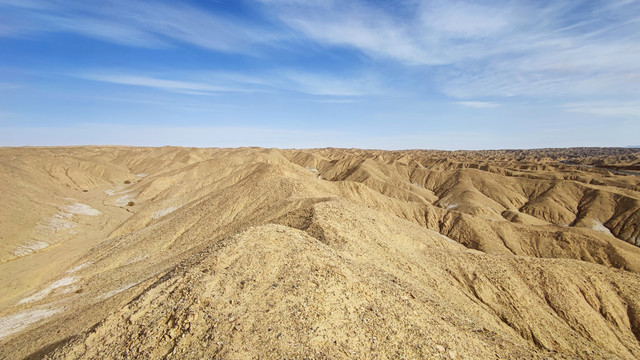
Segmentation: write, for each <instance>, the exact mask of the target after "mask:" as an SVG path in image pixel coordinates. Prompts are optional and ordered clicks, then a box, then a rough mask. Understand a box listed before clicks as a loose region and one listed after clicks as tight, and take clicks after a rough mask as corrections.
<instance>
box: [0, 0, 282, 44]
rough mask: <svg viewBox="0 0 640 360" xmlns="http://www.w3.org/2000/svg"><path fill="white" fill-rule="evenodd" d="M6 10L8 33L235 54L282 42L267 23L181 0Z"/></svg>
mask: <svg viewBox="0 0 640 360" xmlns="http://www.w3.org/2000/svg"><path fill="white" fill-rule="evenodd" d="M0 8H5V9H8V10H10V11H11V12H10V13H9V12H6V13H5V15H4V16H2V15H0V19H1V20H5V21H2V24H3V25H0V36H4V37H26V36H30V35H34V34H40V33H50V32H67V33H74V34H78V35H82V36H86V37H91V38H96V39H100V40H104V41H108V42H113V43H117V44H122V45H128V46H138V47H169V46H172V45H173V44H175V43H181V44H190V45H193V46H198V47H201V48H206V49H211V50H216V51H222V52H229V53H252V52H254V51H255V49H256V47H260V46H261V45H262V44H266V43H269V42H272V41H278V40H279V38H278V36H277V35H276V34H275V32H274V31H272V30H271V29H269V28H265V27H264V26H261V25H257V24H255V23H252V22H248V21H245V20H244V19H240V18H237V17H234V16H233V15H229V14H225V15H223V14H214V13H211V12H209V11H206V10H204V9H201V8H197V7H194V6H189V5H186V4H183V3H179V2H169V3H166V2H145V1H116V0H111V1H102V2H100V3H99V4H95V3H92V2H78V1H56V2H40V1H33V0H32V1H26V2H24V3H23V2H19V1H13V0H2V1H0Z"/></svg>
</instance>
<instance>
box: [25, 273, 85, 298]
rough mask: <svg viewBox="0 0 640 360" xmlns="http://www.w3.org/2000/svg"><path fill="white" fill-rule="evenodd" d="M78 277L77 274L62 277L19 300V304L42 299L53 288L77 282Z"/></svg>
mask: <svg viewBox="0 0 640 360" xmlns="http://www.w3.org/2000/svg"><path fill="white" fill-rule="evenodd" d="M78 279H80V278H79V277H77V276H69V277H66V278H62V279H60V280H58V281H55V282H53V283H52V284H51V285H49V286H47V287H46V288H45V289H43V290H40V291H38V292H37V293H35V294H33V295H31V296H29V297H26V298H24V299H22V300H20V301H18V304H25V303H29V302H34V301H38V300H42V299H43V298H44V297H45V296H47V295H49V294H50V293H51V292H52V291H53V290H55V289H58V288H64V287H66V286H69V285H71V284H73V283H75V282H76V281H78ZM63 293H64V292H63Z"/></svg>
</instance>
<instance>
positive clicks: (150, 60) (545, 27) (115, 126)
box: [0, 0, 640, 150]
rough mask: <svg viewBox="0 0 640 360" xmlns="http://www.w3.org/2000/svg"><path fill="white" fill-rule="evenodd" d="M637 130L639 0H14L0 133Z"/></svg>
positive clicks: (112, 139) (227, 142) (214, 140)
mask: <svg viewBox="0 0 640 360" xmlns="http://www.w3.org/2000/svg"><path fill="white" fill-rule="evenodd" d="M85 144H88V145H103V144H104V145H107V144H109V145H137V146H164V145H175V146H197V147H238V146H262V147H279V148H315V147H343V148H351V147H356V148H368V149H371V148H375V149H390V150H391V149H415V148H421V149H443V150H456V149H470V150H473V149H505V148H511V149H513V148H544V147H572V146H628V145H638V144H640V0H606V1H600V0H587V1H581V0H573V1H567V0H556V1H546V0H536V1H517V0H513V1H512V0H503V1H488V0H476V1H456V0H447V1H445V0H423V1H418V0H405V1H402V0H386V1H382V0H380V1H374V0H370V1H362V0H231V1H225V0H219V1H216V0H208V1H207V0H201V1H175V0H173V1H170V0H166V1H137V0H127V1H119V0H100V1H92V0H85V1H75V0H46V1H45V0H0V146H24V145H33V146H49V145H85Z"/></svg>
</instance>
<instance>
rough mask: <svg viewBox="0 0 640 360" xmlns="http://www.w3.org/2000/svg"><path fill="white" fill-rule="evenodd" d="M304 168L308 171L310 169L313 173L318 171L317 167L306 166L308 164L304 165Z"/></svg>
mask: <svg viewBox="0 0 640 360" xmlns="http://www.w3.org/2000/svg"><path fill="white" fill-rule="evenodd" d="M306 169H307V170H309V171H311V172H314V173H317V172H319V171H318V169H316V168H312V167H308V166H307V167H306Z"/></svg>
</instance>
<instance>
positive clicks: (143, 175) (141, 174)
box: [136, 173, 149, 178]
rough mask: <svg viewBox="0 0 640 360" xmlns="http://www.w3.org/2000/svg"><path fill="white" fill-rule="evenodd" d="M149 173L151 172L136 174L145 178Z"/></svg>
mask: <svg viewBox="0 0 640 360" xmlns="http://www.w3.org/2000/svg"><path fill="white" fill-rule="evenodd" d="M148 175H149V174H145V173H140V174H136V176H137V177H141V178H143V177H145V176H148Z"/></svg>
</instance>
